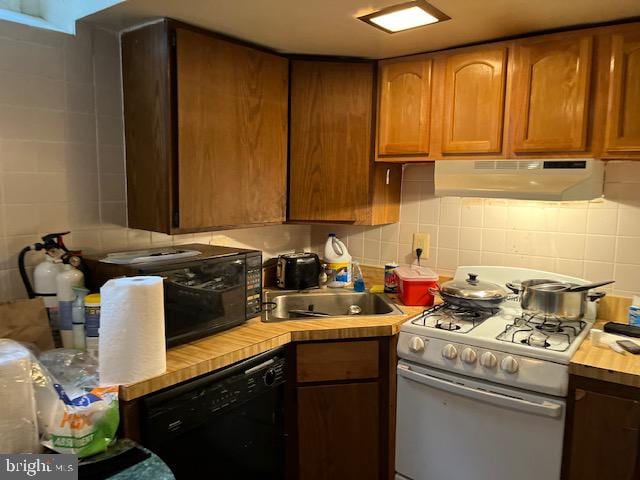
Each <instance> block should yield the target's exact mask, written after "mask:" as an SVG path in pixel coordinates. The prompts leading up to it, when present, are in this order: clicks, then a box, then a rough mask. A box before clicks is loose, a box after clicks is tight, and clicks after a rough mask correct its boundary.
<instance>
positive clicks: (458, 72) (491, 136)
mask: <svg viewBox="0 0 640 480" xmlns="http://www.w3.org/2000/svg"><path fill="white" fill-rule="evenodd" d="M506 60H507V52H506V49H505V48H496V49H492V50H479V51H474V52H469V53H460V54H458V55H452V56H450V57H448V58H447V67H446V72H445V106H444V126H443V130H444V131H443V138H442V152H443V153H499V152H500V151H501V150H502V119H503V112H504V88H505V87H504V86H505V76H506V75H505V64H506Z"/></svg>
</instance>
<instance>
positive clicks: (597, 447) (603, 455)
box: [569, 389, 640, 480]
mask: <svg viewBox="0 0 640 480" xmlns="http://www.w3.org/2000/svg"><path fill="white" fill-rule="evenodd" d="M575 395H576V399H575V407H574V415H573V418H574V420H573V425H572V431H571V437H570V448H571V453H570V459H569V480H602V479H604V478H611V479H613V478H615V479H616V480H633V479H637V478H638V475H640V472H639V471H637V465H638V448H639V447H640V442H639V440H640V437H639V431H640V430H639V429H640V402H637V401H633V400H628V399H625V398H619V397H613V396H609V395H603V394H600V393H595V392H589V391H585V390H580V389H578V390H576V392H575Z"/></svg>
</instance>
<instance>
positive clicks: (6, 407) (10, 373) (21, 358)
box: [0, 339, 39, 453]
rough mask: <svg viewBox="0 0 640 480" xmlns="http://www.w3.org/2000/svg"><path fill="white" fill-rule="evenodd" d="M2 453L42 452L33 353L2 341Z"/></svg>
mask: <svg viewBox="0 0 640 480" xmlns="http://www.w3.org/2000/svg"><path fill="white" fill-rule="evenodd" d="M0 408H1V409H2V414H0V453H37V452H38V451H39V441H38V420H37V417H36V403H35V397H34V394H33V385H32V383H31V353H30V352H29V350H27V349H26V348H25V347H23V346H22V345H20V344H19V343H17V342H14V341H12V340H6V339H0Z"/></svg>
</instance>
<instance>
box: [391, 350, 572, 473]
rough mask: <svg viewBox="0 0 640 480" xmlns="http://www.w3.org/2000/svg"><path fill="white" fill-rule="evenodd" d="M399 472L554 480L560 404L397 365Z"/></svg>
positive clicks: (560, 435)
mask: <svg viewBox="0 0 640 480" xmlns="http://www.w3.org/2000/svg"><path fill="white" fill-rule="evenodd" d="M397 408H398V413H397V424H396V430H397V431H396V437H397V440H396V471H397V473H398V475H397V477H396V478H398V479H404V478H406V479H411V480H514V479H518V480H558V479H559V478H560V467H561V462H562V439H563V432H564V416H565V401H564V400H563V399H560V398H555V397H548V396H543V395H540V394H536V393H530V392H524V391H520V390H516V389H513V388H508V387H504V386H497V385H494V384H491V383H487V382H483V381H479V380H476V379H470V378H468V377H463V376H460V375H454V374H450V373H446V372H442V371H440V370H435V369H431V368H424V367H421V366H417V365H414V364H410V363H407V362H403V361H401V362H400V363H399V364H398V407H397Z"/></svg>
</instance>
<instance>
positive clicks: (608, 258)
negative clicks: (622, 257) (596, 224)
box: [584, 235, 616, 262]
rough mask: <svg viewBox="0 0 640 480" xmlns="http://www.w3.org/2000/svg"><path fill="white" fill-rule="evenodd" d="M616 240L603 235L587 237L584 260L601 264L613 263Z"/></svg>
mask: <svg viewBox="0 0 640 480" xmlns="http://www.w3.org/2000/svg"><path fill="white" fill-rule="evenodd" d="M615 248H616V238H615V237H612V236H604V235H588V236H587V241H586V249H585V255H584V257H585V259H588V260H593V261H601V262H613V259H614V255H615Z"/></svg>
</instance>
